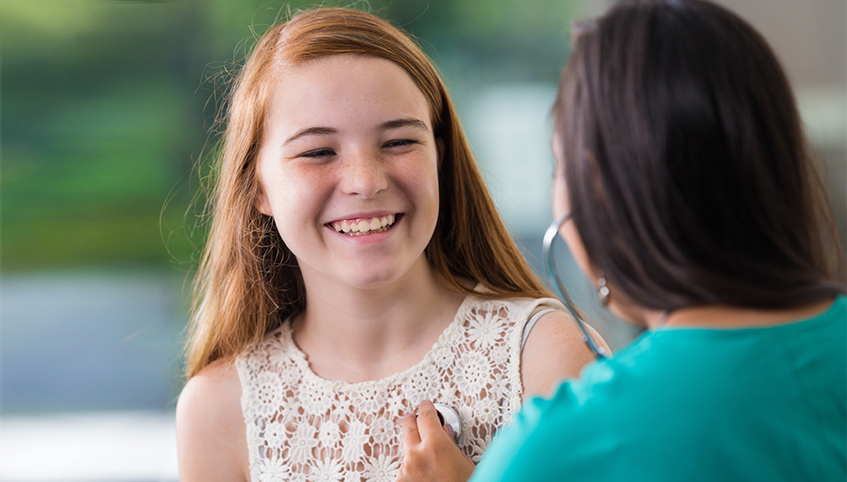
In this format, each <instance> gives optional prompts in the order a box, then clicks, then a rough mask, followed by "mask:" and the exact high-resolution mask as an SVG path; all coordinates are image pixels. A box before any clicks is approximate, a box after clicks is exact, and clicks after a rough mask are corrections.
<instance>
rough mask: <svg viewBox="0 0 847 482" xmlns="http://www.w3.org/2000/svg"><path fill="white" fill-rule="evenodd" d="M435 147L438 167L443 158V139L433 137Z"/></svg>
mask: <svg viewBox="0 0 847 482" xmlns="http://www.w3.org/2000/svg"><path fill="white" fill-rule="evenodd" d="M435 148H436V149H437V150H438V167H439V168H440V167H441V161H442V160H443V159H444V139H442V138H440V137H436V138H435Z"/></svg>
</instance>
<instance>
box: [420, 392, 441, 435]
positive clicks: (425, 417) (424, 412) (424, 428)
mask: <svg viewBox="0 0 847 482" xmlns="http://www.w3.org/2000/svg"><path fill="white" fill-rule="evenodd" d="M417 429H418V431H419V432H420V438H421V439H422V440H429V439H430V438H432V437H443V436H444V434H447V435H448V436H449V432H447V431H446V430H445V429H444V428H443V427H442V426H441V419H439V418H438V410H436V409H435V405H433V404H432V402H430V401H429V400H426V401H424V402H423V403H422V404H421V406H420V407H418V423H417Z"/></svg>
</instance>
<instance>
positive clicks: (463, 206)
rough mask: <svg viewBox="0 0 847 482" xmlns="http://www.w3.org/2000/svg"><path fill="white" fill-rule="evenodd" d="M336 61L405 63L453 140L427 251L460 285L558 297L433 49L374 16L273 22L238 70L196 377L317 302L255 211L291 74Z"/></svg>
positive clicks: (195, 310) (197, 331)
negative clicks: (536, 266) (268, 142)
mask: <svg viewBox="0 0 847 482" xmlns="http://www.w3.org/2000/svg"><path fill="white" fill-rule="evenodd" d="M332 55H361V56H368V57H377V58H383V59H386V60H388V61H391V62H394V63H395V64H397V65H399V66H400V67H401V68H402V69H403V70H404V71H405V72H406V73H408V74H409V76H410V77H411V78H412V80H413V81H414V82H415V84H416V85H417V86H418V88H419V89H420V90H421V92H422V93H423V95H424V98H425V99H426V101H427V104H428V105H429V109H430V115H431V116H432V118H431V121H432V127H433V130H434V134H435V137H437V138H440V139H441V140H442V141H443V143H444V152H443V157H442V159H441V162H440V164H439V173H438V174H439V175H438V182H439V197H440V199H439V214H438V221H437V223H436V226H435V233H434V234H433V236H432V238H431V239H430V242H429V245H428V246H427V247H426V251H425V254H426V257H427V260H428V261H429V263H430V265H431V266H432V267H433V269H434V270H435V271H436V272H437V273H439V274H440V275H441V276H442V277H443V278H444V279H445V280H446V281H447V283H449V284H450V285H451V286H452V288H453V289H455V290H456V291H460V292H465V293H470V292H472V287H471V288H469V287H468V286H466V284H465V282H466V281H468V280H469V281H471V282H473V283H480V284H482V285H483V286H485V287H486V288H487V289H488V291H487V293H485V294H478V296H483V297H492V298H495V297H499V298H505V297H514V296H531V297H542V296H551V295H550V293H549V292H548V291H547V289H546V288H545V287H544V286H543V285H542V283H541V281H540V280H539V279H538V277H537V276H536V275H535V274H534V273H533V272H532V270H531V269H530V268H529V265H528V264H527V262H526V260H525V259H524V258H523V256H522V255H521V253H520V251H519V250H518V247H517V246H516V244H515V242H514V241H513V240H512V238H511V236H510V235H509V232H508V231H507V229H506V227H505V226H504V224H503V221H502V220H501V219H500V216H499V214H498V213H497V210H496V209H495V207H494V203H493V202H492V200H491V196H490V195H489V194H488V191H487V189H486V188H485V184H484V183H483V180H482V175H481V174H480V171H479V169H478V168H477V165H476V162H475V161H474V158H473V153H472V152H471V149H470V146H469V144H468V142H467V140H466V138H465V134H464V131H463V130H462V126H461V124H460V123H459V119H458V117H457V115H456V112H455V109H454V108H453V104H452V102H451V101H450V96H449V95H448V92H447V88H446V87H445V85H444V83H443V82H442V81H441V78H440V77H439V75H438V72H437V71H436V69H435V67H434V66H433V65H432V62H430V60H429V58H427V56H426V55H425V54H424V52H423V51H422V50H421V48H420V47H419V46H418V45H417V44H416V43H415V42H414V41H413V40H412V39H411V38H410V37H409V36H408V35H407V34H405V33H403V32H402V31H400V30H399V29H398V28H396V27H394V26H392V25H391V24H390V23H389V22H387V21H385V20H383V19H380V18H378V17H376V16H374V15H371V14H368V13H364V12H360V11H356V10H351V9H343V8H319V9H316V10H309V11H304V12H300V13H297V14H296V15H293V16H292V17H291V18H290V19H289V20H288V21H285V22H281V23H279V24H277V25H274V26H272V27H271V28H270V29H268V31H267V32H266V33H265V34H264V35H263V36H262V37H261V38H260V39H259V40H258V42H257V44H256V46H255V47H254V49H253V51H252V53H251V54H250V57H249V60H248V61H247V62H246V63H245V64H244V66H243V67H242V68H241V69H240V70H239V71H238V74H237V77H236V78H235V81H234V82H233V85H232V88H231V92H230V94H229V96H228V105H227V107H226V114H225V118H224V120H223V122H222V124H223V125H224V126H225V129H224V135H223V143H222V145H221V148H220V154H219V155H218V158H217V159H216V161H217V164H216V165H215V167H214V169H213V173H214V176H215V177H214V179H213V184H214V187H213V191H212V193H211V196H210V205H209V206H210V208H209V212H210V217H211V226H210V229H209V235H208V240H207V242H206V245H205V248H204V252H203V257H202V259H201V263H200V267H199V269H198V272H197V275H196V276H195V283H194V296H193V307H192V315H191V323H190V327H189V333H188V337H187V357H186V358H187V361H186V371H187V374H188V376H189V377H190V376H193V375H195V374H197V372H199V371H200V370H201V369H202V368H203V367H205V366H206V365H208V364H209V363H211V362H213V361H215V360H218V359H231V358H232V357H234V356H237V355H238V354H239V353H241V352H243V351H244V350H246V349H248V348H250V347H251V346H253V345H254V344H256V343H258V342H259V341H261V340H262V339H263V338H264V336H265V335H266V334H267V333H268V332H269V331H270V330H272V329H274V328H276V327H277V326H279V324H280V323H282V322H283V321H284V320H286V319H288V318H290V317H292V316H295V315H297V314H298V313H300V312H301V311H302V310H303V309H304V307H305V304H306V293H305V287H304V286H303V279H302V276H301V274H300V269H299V267H298V266H297V260H296V259H295V258H294V256H293V255H292V253H291V251H289V249H288V248H287V247H286V246H285V243H284V242H283V241H282V239H281V238H280V236H279V233H278V231H277V229H276V226H275V225H274V221H273V218H271V217H269V216H265V215H264V214H262V213H260V212H259V211H258V210H257V209H256V207H255V206H254V201H255V199H256V197H257V195H258V192H259V191H258V189H259V183H258V181H257V178H256V155H257V153H258V150H259V147H260V146H261V143H262V134H263V129H264V124H265V120H266V106H267V104H268V101H269V99H270V97H271V95H272V94H273V86H274V84H275V80H276V79H277V78H278V75H279V74H280V73H281V72H284V71H285V69H288V68H291V67H296V66H297V65H301V64H303V63H305V62H309V61H313V60H316V59H321V58H325V57H329V56H332Z"/></svg>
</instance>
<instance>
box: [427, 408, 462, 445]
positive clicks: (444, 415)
mask: <svg viewBox="0 0 847 482" xmlns="http://www.w3.org/2000/svg"><path fill="white" fill-rule="evenodd" d="M433 405H435V410H436V411H437V412H438V420H440V421H441V425H442V426H444V425H449V426H450V428H452V429H453V433H454V434H456V436H455V437H454V438H455V440H456V443H458V442H459V437H461V435H462V420H461V419H460V418H459V412H457V411H456V410H454V409H453V408H452V407H448V406H447V405H444V404H443V403H434V404H433Z"/></svg>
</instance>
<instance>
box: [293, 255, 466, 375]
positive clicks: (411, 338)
mask: <svg viewBox="0 0 847 482" xmlns="http://www.w3.org/2000/svg"><path fill="white" fill-rule="evenodd" d="M422 261H424V263H423V266H418V267H417V268H415V269H412V270H410V272H409V273H407V274H406V275H405V276H404V277H402V278H401V279H399V280H397V281H395V282H392V283H389V284H386V285H384V286H380V287H376V288H369V289H361V288H355V287H350V286H347V285H343V284H338V283H332V282H327V280H311V279H309V277H308V275H304V282H305V285H306V293H307V300H306V310H305V311H304V312H303V313H302V314H301V315H300V316H298V317H297V318H296V319H294V320H292V331H293V334H294V341H295V343H296V344H297V345H298V347H299V348H300V349H301V350H302V351H303V352H304V353H305V354H306V355H307V357H308V359H309V364H310V366H311V368H312V370H313V371H314V372H315V373H316V374H317V375H319V376H321V377H323V378H326V379H330V380H344V381H348V382H359V381H365V380H376V379H380V378H384V377H386V376H388V375H391V374H393V373H397V372H399V371H403V370H404V369H406V368H409V367H411V366H413V365H415V364H417V363H418V362H419V361H420V360H421V359H423V356H424V355H425V354H426V352H427V351H429V350H430V349H431V348H432V345H433V344H434V343H435V342H437V341H438V338H439V337H440V335H441V333H442V332H443V331H444V329H446V328H447V326H448V325H449V324H450V323H451V322H452V321H453V319H454V317H455V314H456V311H457V310H458V308H459V305H460V304H461V303H462V300H463V299H464V295H463V294H460V293H457V292H456V291H453V290H451V289H449V288H448V287H447V284H446V282H445V280H443V279H440V277H438V276H437V275H436V274H435V273H434V272H433V270H432V269H431V268H430V267H429V265H428V264H427V263H426V262H425V260H422Z"/></svg>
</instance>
